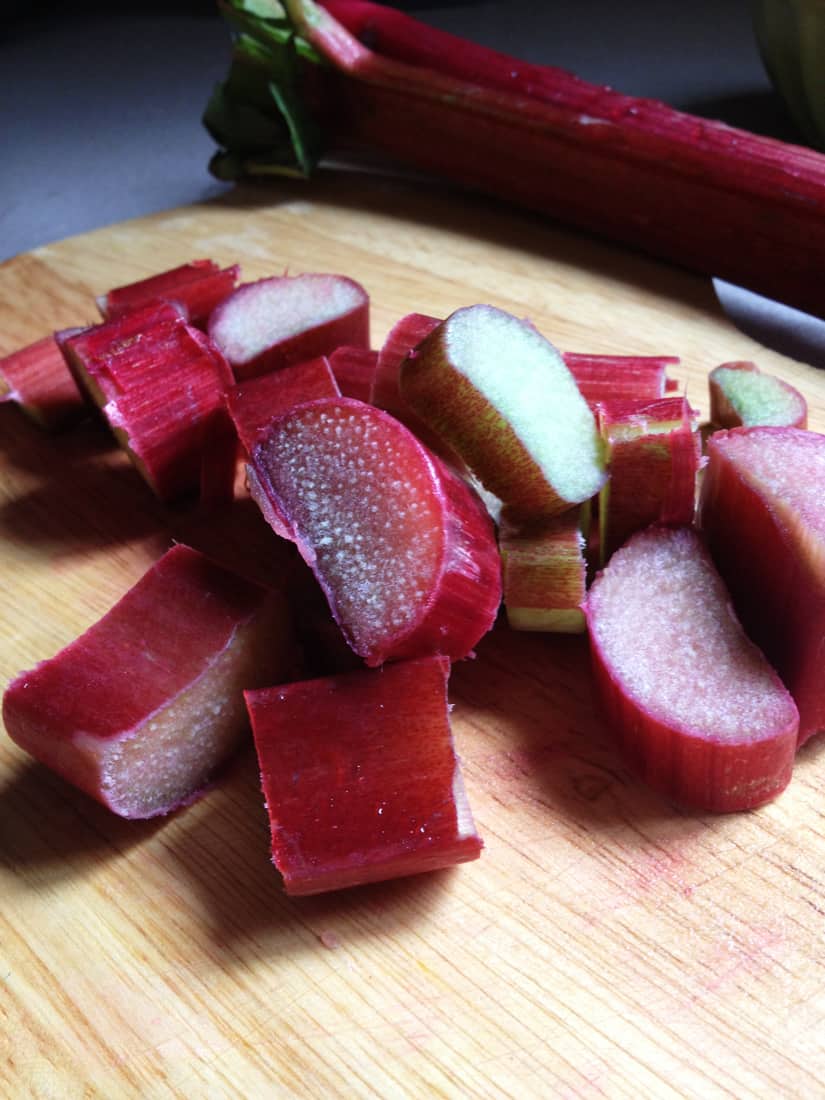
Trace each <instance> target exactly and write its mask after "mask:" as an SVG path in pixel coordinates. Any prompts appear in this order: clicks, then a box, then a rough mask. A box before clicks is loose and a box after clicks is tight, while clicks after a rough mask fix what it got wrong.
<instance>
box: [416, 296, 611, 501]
mask: <svg viewBox="0 0 825 1100" xmlns="http://www.w3.org/2000/svg"><path fill="white" fill-rule="evenodd" d="M400 392H401V397H402V398H403V400H404V401H405V402H406V403H407V404H408V405H409V407H410V408H411V409H412V411H413V412H414V413H415V414H416V415H417V416H418V417H420V418H421V420H423V421H424V422H425V423H426V424H427V426H428V427H429V428H430V430H431V431H433V432H434V433H435V434H436V435H438V436H440V437H441V438H442V439H443V440H444V441H445V442H446V443H447V444H448V445H449V446H450V447H451V448H452V449H453V450H454V451H456V452H457V454H458V455H459V456H460V457H461V458H462V460H463V461H464V462H465V463H466V464H467V466H468V467H469V468H470V470H472V472H473V473H474V474H475V476H476V477H477V478H478V480H479V481H480V482H481V483H482V485H484V487H485V489H487V490H488V491H489V492H491V493H493V494H494V495H495V496H496V497H497V498H499V499H500V500H501V501H502V502H503V504H504V505H505V506H507V507H509V508H510V509H511V511H512V513H513V514H514V515H518V516H520V517H522V518H530V519H535V518H538V517H544V518H549V517H551V516H553V515H558V514H560V513H562V512H564V511H566V510H567V509H568V508H570V507H572V506H573V505H576V504H581V503H582V502H583V501H585V500H588V499H589V498H590V497H592V496H594V495H595V494H596V493H597V492H598V491H599V489H600V488H601V486H602V485H603V484H604V481H605V478H606V472H605V462H604V448H603V444H602V440H601V437H600V435H599V431H598V428H597V425H596V421H595V418H594V415H593V412H592V410H591V409H590V407H589V406H588V404H587V402H586V401H585V400H584V398H583V397H582V395H581V394H580V392H579V390H578V387H577V386H576V382H575V379H574V378H573V376H572V374H571V373H570V371H569V370H568V368H567V367H566V366H565V363H564V360H563V358H562V356H561V354H560V353H559V352H558V351H557V350H556V348H555V347H554V346H553V345H552V344H551V343H550V342H549V340H546V339H545V338H544V337H543V336H542V335H541V334H540V333H539V332H537V331H536V329H535V328H534V327H533V326H532V325H531V324H529V323H528V322H526V321H522V320H520V319H519V318H517V317H514V316H512V315H511V314H509V313H506V312H505V311H504V310H501V309H498V308H496V307H495V306H490V305H474V306H468V307H465V308H463V309H459V310H456V312H455V313H453V314H451V315H450V316H449V317H448V318H447V319H446V320H445V321H444V322H442V324H440V325H439V326H438V327H437V328H435V329H434V330H433V332H432V333H431V334H430V335H429V336H428V337H426V339H424V340H423V341H422V343H421V344H419V346H418V347H417V348H416V349H415V350H414V351H413V352H412V353H411V354H410V355H409V356H408V357H407V359H406V360H405V361H404V363H403V365H402V367H401V376H400Z"/></svg>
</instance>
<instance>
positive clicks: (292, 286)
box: [209, 274, 369, 380]
mask: <svg viewBox="0 0 825 1100" xmlns="http://www.w3.org/2000/svg"><path fill="white" fill-rule="evenodd" d="M209 335H210V337H211V339H212V340H214V342H215V344H216V345H217V347H218V348H219V349H220V350H221V352H222V353H223V354H224V355H225V356H226V358H227V360H228V361H229V363H230V364H231V365H232V368H233V370H234V372H235V377H236V378H237V379H238V380H241V379H244V378H251V377H254V376H255V375H257V374H265V373H267V372H268V371H270V370H277V369H279V368H280V367H285V366H288V365H289V364H291V363H296V362H300V361H301V360H306V359H312V358H314V357H316V356H318V355H328V354H329V353H330V352H332V351H334V350H335V348H337V347H339V346H340V345H341V344H350V345H353V346H355V347H364V348H368V347H369V296H368V295H367V292H366V291H365V290H364V288H363V287H362V286H361V285H360V284H359V283H356V282H355V281H354V280H353V279H348V278H346V277H345V276H343V275H322V274H307V275H294V276H288V275H284V276H279V277H275V278H271V279H261V280H259V281H258V282H256V283H247V284H246V285H244V286H241V287H239V288H238V289H237V290H236V291H235V292H234V293H233V294H231V295H230V296H229V297H228V298H227V299H226V300H225V301H224V302H223V303H222V304H221V305H220V306H218V308H217V309H216V310H215V311H214V312H213V314H212V316H211V318H210V321H209Z"/></svg>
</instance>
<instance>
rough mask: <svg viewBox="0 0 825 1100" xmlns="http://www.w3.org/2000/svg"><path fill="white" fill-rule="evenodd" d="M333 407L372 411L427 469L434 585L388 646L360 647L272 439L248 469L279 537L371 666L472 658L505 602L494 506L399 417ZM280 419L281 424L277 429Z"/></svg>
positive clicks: (350, 404) (354, 405)
mask: <svg viewBox="0 0 825 1100" xmlns="http://www.w3.org/2000/svg"><path fill="white" fill-rule="evenodd" d="M331 404H332V405H334V406H335V407H340V408H351V409H352V410H353V411H356V412H357V411H358V410H362V411H364V410H368V412H367V413H366V415H368V416H370V417H372V418H375V419H376V420H377V421H378V422H379V424H381V425H383V431H384V432H385V433H386V434H387V439H388V441H391V442H392V444H393V446H398V445H400V446H402V447H404V449H405V450H406V452H407V455H408V459H407V461H409V462H410V463H415V464H416V465H417V466H418V467H420V468H421V469H422V470H423V471H424V472H425V474H426V477H427V479H428V481H429V483H430V486H431V489H432V493H433V496H434V498H435V500H436V501H437V502H438V506H439V510H440V514H441V523H440V528H441V533H442V549H441V553H440V562H439V566H438V568H437V570H436V571H435V572H434V575H433V576H432V578H431V581H430V585H429V590H428V591H427V592H426V593H425V594H424V596H422V598H421V601H420V605H419V609H418V615H417V616H416V618H415V621H414V623H413V624H412V625H411V626H410V627H408V628H407V629H406V630H403V631H401V632H399V633H392V632H388V633H387V635H386V636H385V637H384V639H383V641H382V644H380V645H376V646H373V647H372V648H371V649H369V650H361V649H359V648H358V647H357V645H356V644H355V642H354V640H353V638H352V635H351V633H350V631H349V630H348V629H347V625H346V623H345V622H343V621H342V619H341V617H340V615H339V612H338V609H337V600H336V594H335V592H334V591H333V590H332V589H331V587H330V585H329V583H328V582H327V580H326V578H325V577H324V575H323V573H322V572H321V571H320V570H319V569H318V568H317V557H316V553H315V549H314V548H313V546H312V545H311V544H310V543H309V542H308V540H307V539H306V537H305V536H304V535H303V534H302V532H300V531H298V530H296V529H295V526H294V524H293V522H292V518H291V515H290V508H289V505H288V502H287V501H286V500H285V499H284V494H283V492H281V491H279V490H278V488H277V486H276V484H275V481H274V478H275V477H277V470H270V468H269V466H268V463H267V460H266V439H264V440H263V441H262V442H261V443H259V444H258V446H257V447H256V449H255V451H254V452H253V454H252V456H251V461H250V464H249V471H248V481H249V486H250V492H251V493H252V496H253V497H254V498H255V500H256V501H257V502H258V504H259V506H260V507H261V511H262V513H263V515H264V518H265V519H266V520H267V522H268V523H270V525H271V526H272V527H273V529H274V530H275V532H276V533H277V534H279V535H281V536H282V537H284V538H289V539H292V540H293V541H294V542H295V543H296V545H297V546H298V550H299V551H300V553H301V556H302V557H303V558H304V560H305V561H306V562H307V564H308V565H309V566H310V568H312V569H313V572H314V573H315V575H316V577H317V579H318V583H319V584H320V585H321V588H322V589H323V590H324V592H325V594H326V597H327V600H328V602H329V605H330V610H331V612H332V615H333V618H334V619H335V621H336V622H337V623H338V624H339V626H340V627H341V629H342V631H343V633H344V636H345V637H346V638H347V641H348V642H349V644H350V645H351V646H352V648H353V649H354V650H355V652H356V653H358V654H359V656H361V657H363V659H364V661H365V662H366V663H367V664H368V665H370V666H376V665H380V664H382V663H383V662H384V661H396V660H401V659H403V658H412V657H421V656H425V655H430V654H441V655H444V656H447V657H449V658H451V659H452V660H459V659H460V658H462V657H467V656H469V655H470V654H471V653H472V651H473V648H474V646H475V645H476V644H477V643H478V642H479V641H480V639H481V638H482V637H483V636H484V634H486V633H487V631H488V630H489V629H490V628H491V627H492V625H493V623H494V621H495V617H496V614H497V612H498V608H499V604H500V603H501V558H500V555H499V552H498V547H497V545H496V539H495V531H494V528H493V524H492V521H491V519H490V516H489V514H488V512H487V510H486V508H485V507H484V505H483V504H482V502H481V500H480V499H479V497H478V495H477V494H476V493H475V491H474V490H472V489H471V488H470V487H469V486H468V485H467V483H466V482H464V481H463V480H462V479H461V478H460V477H459V476H458V475H457V474H455V473H454V472H453V470H452V469H451V468H450V467H449V466H448V465H447V464H446V463H445V462H443V461H442V460H441V459H439V458H438V457H437V456H436V455H434V454H433V453H432V452H430V451H429V450H428V449H427V448H426V447H425V446H424V444H423V443H421V442H420V441H419V440H418V439H417V438H416V437H415V436H414V435H413V434H412V432H410V431H409V429H407V428H406V427H404V425H403V424H401V423H400V422H399V421H397V420H396V419H395V418H394V417H392V416H390V415H389V414H388V413H385V412H383V411H382V410H380V409H376V408H373V407H372V406H368V405H365V404H364V403H363V402H361V401H356V400H354V399H352V398H338V399H337V400H333V401H332V402H331ZM328 407H330V402H329V401H323V400H321V401H314V402H308V403H307V404H306V405H300V406H296V408H295V410H294V412H297V411H299V410H302V409H308V408H315V409H317V410H318V411H319V412H320V411H323V409H324V408H328ZM286 415H287V417H288V416H289V415H291V414H286ZM284 419H286V418H284ZM280 422H281V421H279V420H276V421H275V422H274V423H273V425H272V428H273V430H275V429H277V427H278V425H279V423H280Z"/></svg>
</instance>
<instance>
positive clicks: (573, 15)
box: [0, 0, 795, 259]
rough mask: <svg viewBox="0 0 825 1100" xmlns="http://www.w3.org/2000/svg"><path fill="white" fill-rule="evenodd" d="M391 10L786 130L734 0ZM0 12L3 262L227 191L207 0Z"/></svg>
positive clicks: (223, 34)
mask: <svg viewBox="0 0 825 1100" xmlns="http://www.w3.org/2000/svg"><path fill="white" fill-rule="evenodd" d="M397 6H402V5H400V4H399V5H397ZM403 6H405V7H406V8H407V10H409V11H410V12H411V13H414V14H415V15H416V17H417V18H419V19H421V20H423V21H426V22H429V23H432V24H433V25H435V26H438V27H441V28H443V29H445V30H450V31H453V32H456V33H458V34H462V35H465V36H466V37H469V38H473V39H475V40H476V41H478V42H481V43H484V44H485V45H488V46H493V47H495V48H497V49H500V50H503V51H505V52H508V53H511V54H513V55H515V56H517V57H521V58H524V59H527V60H531V61H539V62H544V63H547V64H554V65H561V66H563V67H565V68H568V69H572V70H573V71H575V72H577V73H578V74H579V75H581V76H583V77H584V78H586V79H588V80H592V81H595V82H598V83H603V84H611V85H613V86H614V87H616V88H618V89H619V90H621V91H625V92H628V93H631V94H636V95H645V96H653V97H655V98H658V99H663V100H665V101H666V102H668V103H671V104H673V105H674V106H677V107H680V108H683V109H686V110H690V111H693V112H696V113H699V114H704V115H706V116H708V117H716V118H722V119H724V120H725V121H728V122H731V123H733V124H735V125H741V126H745V127H747V128H750V129H754V130H757V131H760V132H764V133H772V134H776V135H779V136H784V137H787V138H793V137H794V136H795V132H794V130H793V128H792V125H791V123H790V122H789V120H788V119H787V116H786V115H785V114H784V111H783V109H782V108H781V106H780V104H779V102H778V100H777V98H776V96H775V95H774V93H773V92H772V90H771V88H770V85H769V83H768V80H767V77H766V76H765V73H764V70H763V68H762V64H761V61H760V58H759V54H758V51H757V48H756V43H755V40H754V36H753V32H752V29H751V23H750V15H749V9H748V4H747V2H745V0H695V2H692V3H689V4H686V3H685V2H684V0H680V2H675V0H646V2H642V0H635V2H634V3H631V4H629V5H617V4H615V3H608V2H606V0H576V3H575V4H572V3H571V4H568V3H564V4H562V3H541V2H539V0H530V2H524V0H512V2H509V3H504V2H496V3H492V2H491V3H468V2H464V3H453V4H441V5H431V4H423V3H407V4H406V5H403ZM5 14H6V19H5V20H4V25H3V32H2V37H1V38H0V74H2V80H0V112H1V114H0V117H2V131H0V132H2V147H3V156H2V169H0V259H5V258H8V257H9V256H12V255H14V254H16V253H18V252H22V251H26V250H28V249H30V248H34V247H37V246H38V245H41V244H45V243H48V242H49V241H52V240H56V239H59V238H62V237H66V236H70V235H72V234H75V233H81V232H84V231H86V230H89V229H92V228H95V227H98V226H101V225H106V224H109V223H111V222H115V221H119V220H121V219H124V218H129V217H135V216H137V215H140V214H145V213H149V212H152V211H156V210H163V209H167V208H170V207H174V206H178V205H181V204H184V203H189V202H195V201H198V200H202V199H205V198H208V197H210V196H212V195H216V194H219V193H220V192H221V191H222V190H224V189H225V185H223V184H219V183H217V182H216V181H214V180H213V179H212V178H211V177H210V176H209V174H208V172H207V163H208V160H209V157H210V155H211V154H212V152H213V151H214V145H213V142H212V140H211V138H210V137H209V136H208V135H207V133H206V132H205V130H204V129H203V127H202V125H201V122H200V116H201V113H202V110H203V107H204V105H205V103H206V101H207V98H208V96H209V94H210V91H211V89H212V87H213V85H214V84H215V83H216V82H217V81H219V80H220V79H222V77H223V75H224V74H225V71H226V68H227V65H228V59H229V35H228V31H227V30H226V28H225V26H224V24H223V23H222V21H221V20H220V18H219V17H218V15H217V14H216V10H215V7H214V5H213V3H212V2H211V0H202V2H199V3H198V2H189V3H177V2H168V3H150V2H145V3H141V4H134V3H118V4H114V3H109V4H103V3H79V4H71V5H69V4H48V3H27V4H12V5H11V6H9V5H6V6H5Z"/></svg>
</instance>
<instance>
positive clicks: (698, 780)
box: [584, 582, 798, 813]
mask: <svg viewBox="0 0 825 1100" xmlns="http://www.w3.org/2000/svg"><path fill="white" fill-rule="evenodd" d="M595 583H596V584H597V582H595ZM584 611H585V618H586V620H587V626H588V636H589V640H590V653H591V660H592V667H593V675H594V681H595V686H596V694H597V696H598V697H599V699H600V701H601V705H602V708H603V710H604V712H605V715H606V717H607V721H608V723H609V725H610V728H611V730H612V732H613V734H614V736H615V737H616V739H617V741H618V744H619V745H620V747H621V750H622V752H623V754H624V756H625V758H626V759H627V760H628V762H629V763H630V765H631V766H632V767H633V769H634V770H635V771H636V772H637V774H638V775H639V776H640V777H641V778H642V779H643V780H644V781H645V782H646V783H648V784H649V785H650V786H651V787H653V788H654V789H655V790H657V791H659V792H660V793H661V794H663V795H665V797H666V798H669V799H671V800H672V801H673V802H675V803H677V804H679V805H682V806H685V807H688V808H691V809H698V810H705V811H709V812H712V813H733V812H737V811H741V810H750V809H755V808H756V807H757V806H761V805H763V804H764V803H767V802H770V801H772V800H773V799H774V798H776V797H777V796H778V795H779V794H781V793H782V791H783V790H784V789H785V788H786V787H787V785H788V783H789V782H790V779H791V773H792V771H793V764H794V756H795V752H796V738H797V729H798V715H797V711H796V708H795V707H794V706H793V703H792V701H791V700H790V698H788V704H789V705H788V720H787V723H786V724H785V725H784V726H782V727H781V728H779V729H776V730H774V731H773V732H772V733H771V734H770V735H768V736H765V737H762V738H760V739H758V740H757V739H748V738H747V736H745V737H743V738H742V739H741V740H739V741H729V740H722V739H720V738H718V737H713V736H712V735H707V734H705V733H703V732H699V731H697V730H695V729H690V728H688V727H687V726H686V725H685V724H684V723H682V722H679V721H673V722H668V721H665V720H664V719H662V718H658V717H656V716H655V715H654V714H652V713H651V712H650V711H649V709H648V708H646V707H645V705H644V704H643V702H642V701H640V700H639V699H637V698H634V696H633V695H632V693H631V692H630V691H629V689H628V688H627V686H626V685H625V684H624V683H623V682H622V680H621V679H620V677H619V676H618V675H617V674H616V673H615V672H614V670H613V668H612V667H611V665H610V662H609V661H608V660H607V658H606V656H605V653H604V650H603V648H602V645H601V643H600V642H599V629H598V627H599V608H598V589H597V588H594V587H591V590H590V593H589V595H588V599H587V601H586V602H585V605H584ZM730 613H731V615H732V614H733V610H732V609H731V611H730ZM690 673H691V670H690V668H689V667H687V668H685V669H684V670H683V675H684V679H685V689H686V690H688V689H689V685H690ZM772 678H773V681H774V684H775V687H776V689H777V690H778V691H780V692H783V693H784V688H783V685H782V682H781V681H780V679H779V677H778V676H777V675H776V674H775V673H773V677H772Z"/></svg>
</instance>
